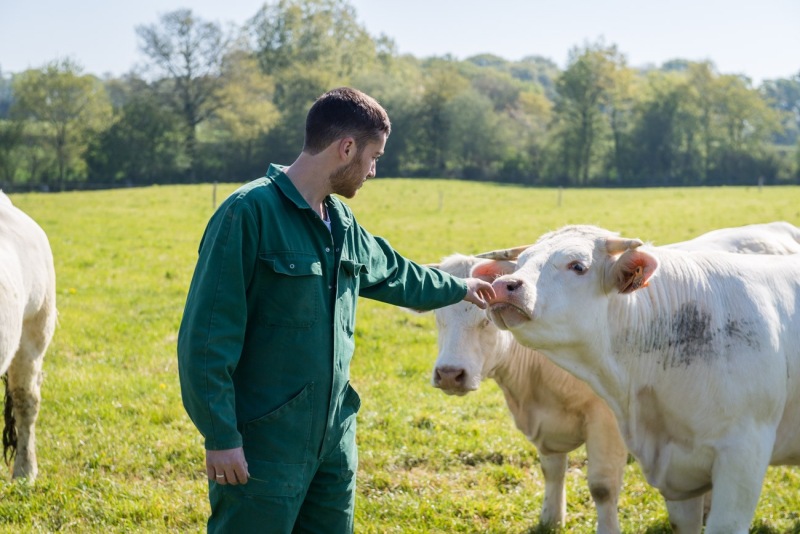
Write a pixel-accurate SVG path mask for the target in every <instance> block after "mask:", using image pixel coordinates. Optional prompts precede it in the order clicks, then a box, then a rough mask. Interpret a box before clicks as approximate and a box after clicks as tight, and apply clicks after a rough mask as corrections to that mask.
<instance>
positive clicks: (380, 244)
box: [357, 227, 467, 310]
mask: <svg viewBox="0 0 800 534" xmlns="http://www.w3.org/2000/svg"><path fill="white" fill-rule="evenodd" d="M357 235H358V240H359V248H360V250H361V251H364V252H366V256H365V258H366V269H364V270H363V271H362V274H361V289H360V290H359V295H360V296H362V297H366V298H370V299H374V300H379V301H381V302H386V303H388V304H394V305H397V306H405V307H407V308H414V309H418V310H430V309H434V308H441V307H442V306H448V305H450V304H455V303H456V302H459V301H461V300H462V299H463V298H464V297H465V296H466V294H467V284H466V282H464V280H462V279H461V278H457V277H454V276H451V275H449V274H448V273H445V272H443V271H440V270H438V269H432V268H429V267H425V266H423V265H420V264H418V263H415V262H413V261H411V260H409V259H407V258H405V257H403V256H402V255H400V254H399V253H398V252H397V251H395V250H394V249H393V248H392V246H391V245H390V244H389V242H388V241H386V240H385V239H383V238H380V237H376V236H373V235H371V234H370V233H369V232H367V231H366V230H364V229H363V228H360V227H359V229H358V234H357Z"/></svg>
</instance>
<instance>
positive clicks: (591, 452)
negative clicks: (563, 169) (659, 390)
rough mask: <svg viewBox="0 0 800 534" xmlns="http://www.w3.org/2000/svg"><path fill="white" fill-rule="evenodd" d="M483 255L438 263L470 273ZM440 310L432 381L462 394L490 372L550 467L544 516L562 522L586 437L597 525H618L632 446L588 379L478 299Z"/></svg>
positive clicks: (604, 528)
mask: <svg viewBox="0 0 800 534" xmlns="http://www.w3.org/2000/svg"><path fill="white" fill-rule="evenodd" d="M482 261H483V260H481V259H479V258H476V257H474V256H462V255H460V254H456V255H453V256H450V257H448V258H445V259H444V260H442V263H441V264H440V265H438V267H439V268H440V269H442V270H443V271H446V272H448V273H450V274H453V275H455V276H459V277H462V278H464V277H466V276H468V275H469V272H470V270H471V269H472V267H473V266H475V265H477V264H478V263H480V262H482ZM509 265H511V264H510V263H509ZM434 313H435V315H436V326H437V328H438V332H439V356H438V358H437V360H436V366H435V369H434V372H433V385H434V386H435V387H438V388H441V389H442V390H443V391H444V392H446V393H449V394H457V395H464V394H466V393H468V392H470V391H474V390H476V389H478V386H479V385H480V382H481V380H483V379H484V378H493V379H494V380H495V381H496V382H497V384H498V385H499V386H500V389H502V391H503V394H504V395H505V399H506V403H507V405H508V408H509V410H510V411H511V414H512V415H513V417H514V422H515V423H516V426H517V428H518V429H519V430H520V431H521V432H522V433H523V434H525V437H526V438H528V440H529V441H530V442H531V443H533V444H534V445H535V446H536V449H537V450H538V451H539V462H540V465H541V469H542V473H543V474H544V501H543V503H542V512H541V516H540V518H539V521H540V523H541V524H543V525H548V526H556V525H563V524H564V518H565V515H566V509H567V502H566V485H565V474H566V468H567V453H569V452H571V451H573V450H575V449H577V448H578V447H580V446H581V445H583V444H584V443H585V444H586V456H587V459H588V463H587V475H588V482H589V492H590V493H591V495H592V499H593V500H594V502H595V506H596V508H597V532H599V533H604V532H619V520H618V518H617V502H618V499H619V492H620V487H621V486H622V476H623V472H624V470H625V464H626V462H627V458H628V450H627V449H626V447H625V443H624V441H623V440H622V436H621V435H620V433H619V430H618V428H617V422H616V420H615V419H614V414H613V413H612V412H611V410H610V409H609V408H608V406H607V405H606V403H605V402H604V401H603V400H602V399H600V397H598V396H597V395H595V394H594V392H593V391H592V390H591V389H590V388H589V386H588V385H586V383H585V382H582V381H580V380H578V379H577V378H575V377H574V376H572V375H571V374H569V373H567V372H566V371H564V370H563V369H561V368H560V367H558V366H557V365H555V364H553V363H552V362H551V361H550V360H548V359H547V358H545V357H544V356H543V355H542V354H540V353H538V352H536V351H534V350H531V349H529V348H526V347H523V346H522V345H520V344H519V343H517V342H516V340H515V339H514V337H513V336H512V335H511V334H509V333H508V332H503V331H500V330H499V329H498V328H497V327H496V326H495V325H494V324H492V323H491V322H490V321H489V320H488V319H487V318H486V314H485V313H484V312H483V311H482V310H480V309H479V308H478V307H476V306H473V305H472V304H468V303H459V304H454V305H452V306H447V307H444V308H440V309H438V310H435V311H434Z"/></svg>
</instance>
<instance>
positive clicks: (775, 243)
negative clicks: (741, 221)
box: [664, 221, 800, 254]
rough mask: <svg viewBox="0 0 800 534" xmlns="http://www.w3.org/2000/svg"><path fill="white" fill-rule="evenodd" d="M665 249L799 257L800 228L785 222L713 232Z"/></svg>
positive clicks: (722, 229) (751, 225)
mask: <svg viewBox="0 0 800 534" xmlns="http://www.w3.org/2000/svg"><path fill="white" fill-rule="evenodd" d="M664 246H665V247H667V248H679V249H681V250H691V251H702V252H709V251H711V250H720V251H728V252H742V253H749V254H797V253H798V252H800V228H797V227H796V226H794V225H792V224H789V223H788V222H785V221H776V222H771V223H765V224H750V225H747V226H739V227H736V228H721V229H719V230H712V231H711V232H708V233H705V234H703V235H701V236H699V237H695V238H694V239H691V240H689V241H681V242H680V243H673V244H671V245H664Z"/></svg>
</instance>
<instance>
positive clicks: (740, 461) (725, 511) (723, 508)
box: [705, 429, 775, 534]
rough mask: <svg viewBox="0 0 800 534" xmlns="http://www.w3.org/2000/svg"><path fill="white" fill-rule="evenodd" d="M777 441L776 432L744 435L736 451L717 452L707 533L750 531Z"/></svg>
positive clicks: (726, 449)
mask: <svg viewBox="0 0 800 534" xmlns="http://www.w3.org/2000/svg"><path fill="white" fill-rule="evenodd" d="M774 441H775V431H774V429H765V430H761V431H759V432H742V433H741V436H740V439H739V444H737V445H736V446H735V447H736V448H730V447H729V448H725V449H723V450H721V451H720V452H719V453H718V455H717V458H716V459H715V460H714V467H713V470H712V472H711V481H712V484H713V495H714V497H713V503H712V505H711V511H710V512H709V514H708V520H707V521H706V530H705V532H706V534H747V533H748V532H749V530H750V523H751V522H752V521H753V516H754V515H755V512H756V506H757V505H758V498H759V496H760V495H761V487H762V485H763V483H764V475H765V474H766V472H767V467H768V466H769V460H770V456H771V454H772V447H773V445H774Z"/></svg>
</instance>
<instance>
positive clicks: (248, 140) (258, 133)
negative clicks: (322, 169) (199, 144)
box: [209, 50, 296, 176]
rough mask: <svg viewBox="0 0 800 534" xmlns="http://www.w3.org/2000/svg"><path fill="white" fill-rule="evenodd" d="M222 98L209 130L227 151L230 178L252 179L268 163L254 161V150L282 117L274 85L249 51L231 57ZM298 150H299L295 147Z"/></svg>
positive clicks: (220, 94) (220, 95)
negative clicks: (275, 98) (275, 97)
mask: <svg viewBox="0 0 800 534" xmlns="http://www.w3.org/2000/svg"><path fill="white" fill-rule="evenodd" d="M223 79H224V84H223V86H222V87H221V89H220V92H219V97H220V101H221V103H222V105H221V106H220V107H219V109H218V110H217V111H216V113H215V114H214V116H213V117H212V119H211V120H210V121H209V122H210V124H209V126H210V127H211V128H212V129H213V137H214V139H215V140H216V141H217V142H218V144H222V145H223V146H224V147H225V150H224V157H223V158H222V159H223V161H227V162H228V163H227V164H226V165H225V167H226V174H228V175H234V176H236V175H241V174H243V173H244V174H245V175H247V176H251V175H253V173H254V172H256V169H261V170H262V171H263V170H264V169H265V165H266V164H267V162H265V161H262V160H260V159H257V158H256V157H255V147H256V145H257V143H258V141H259V140H260V139H262V138H263V137H264V136H265V135H266V134H267V133H269V131H270V130H271V129H272V128H273V127H275V125H276V124H277V122H278V120H279V119H280V114H279V113H278V109H277V108H276V106H275V103H274V102H273V98H274V94H275V83H274V81H273V79H272V77H271V76H268V75H266V74H264V73H263V72H262V71H261V69H260V68H259V67H258V61H257V59H256V58H255V57H254V56H253V55H251V54H249V53H247V52H246V51H242V50H240V51H237V52H235V53H232V54H229V56H228V58H227V59H226V61H225V69H224V73H223ZM295 149H296V147H295Z"/></svg>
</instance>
